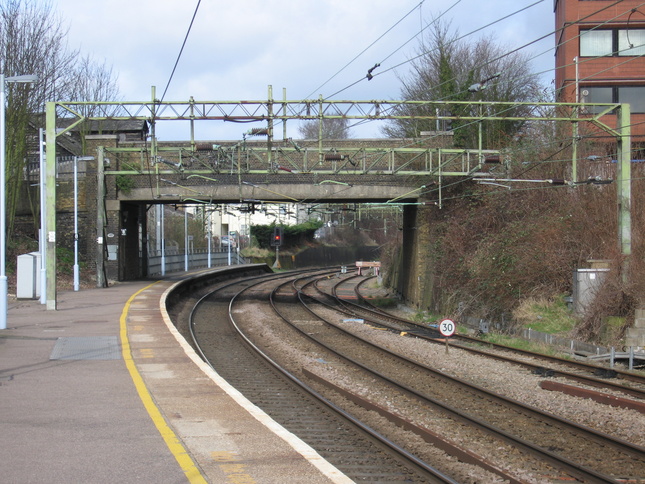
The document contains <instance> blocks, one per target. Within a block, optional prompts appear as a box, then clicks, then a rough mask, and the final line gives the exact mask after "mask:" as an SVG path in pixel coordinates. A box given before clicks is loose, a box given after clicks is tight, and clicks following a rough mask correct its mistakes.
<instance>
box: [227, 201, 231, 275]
mask: <svg viewBox="0 0 645 484" xmlns="http://www.w3.org/2000/svg"><path fill="white" fill-rule="evenodd" d="M226 236H227V237H228V265H229V266H230V265H231V242H232V241H231V214H230V213H229V214H228V225H227V233H226Z"/></svg>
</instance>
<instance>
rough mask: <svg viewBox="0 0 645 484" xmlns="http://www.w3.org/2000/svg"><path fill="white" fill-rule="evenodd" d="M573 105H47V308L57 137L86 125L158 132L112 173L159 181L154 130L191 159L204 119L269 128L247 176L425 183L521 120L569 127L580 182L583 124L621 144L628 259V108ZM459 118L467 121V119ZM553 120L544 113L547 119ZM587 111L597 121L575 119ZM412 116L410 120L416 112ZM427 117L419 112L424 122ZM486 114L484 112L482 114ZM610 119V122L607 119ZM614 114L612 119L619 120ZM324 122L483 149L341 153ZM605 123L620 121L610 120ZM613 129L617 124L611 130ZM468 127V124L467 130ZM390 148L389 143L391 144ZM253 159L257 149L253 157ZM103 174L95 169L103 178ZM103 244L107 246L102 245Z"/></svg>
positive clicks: (622, 230)
mask: <svg viewBox="0 0 645 484" xmlns="http://www.w3.org/2000/svg"><path fill="white" fill-rule="evenodd" d="M589 106H590V105H586V104H577V103H514V104H509V103H502V102H485V101H472V102H471V101H388V100H369V101H351V100H346V101H343V100H339V101H334V100H326V99H323V98H322V97H321V98H319V99H311V100H297V101H291V100H287V99H286V95H285V97H284V98H283V99H282V100H276V99H273V96H272V90H271V88H269V96H268V99H266V100H260V101H195V100H194V99H193V98H190V99H189V100H188V101H185V102H170V101H159V100H157V99H156V98H155V94H154V88H153V95H152V100H151V101H148V102H49V103H47V109H46V173H45V176H46V183H45V185H46V186H45V193H46V200H45V207H46V227H45V232H46V234H47V235H46V242H47V243H46V262H47V265H46V279H47V287H46V304H47V309H56V213H55V207H56V138H57V136H61V135H63V134H65V133H66V132H68V131H69V130H71V129H73V128H74V127H75V126H77V125H79V124H81V123H83V122H84V121H90V120H92V121H94V120H96V121H100V120H135V119H136V120H145V121H148V122H149V123H150V125H151V127H152V132H151V140H150V154H151V159H152V160H153V163H152V164H148V165H145V164H144V165H140V166H126V167H120V168H119V170H118V171H115V172H110V173H111V174H126V173H133V174H134V173H139V174H140V173H142V172H145V171H146V170H147V171H148V173H150V174H151V175H156V176H159V175H160V173H162V172H163V167H160V163H159V161H160V160H161V159H162V158H163V156H164V155H165V154H166V153H167V152H168V151H172V150H171V149H169V148H164V149H165V150H166V151H165V152H164V150H160V149H159V148H158V145H157V142H156V137H155V132H154V129H155V124H156V123H157V122H159V121H176V120H179V121H189V122H190V127H191V129H190V141H189V143H187V144H188V147H182V148H177V149H176V150H175V151H176V152H177V153H179V155H178V156H180V157H181V156H182V155H181V153H189V156H192V154H194V153H196V152H197V151H199V143H198V142H196V141H195V139H194V123H196V122H199V121H224V122H227V121H228V122H255V121H257V122H264V123H266V127H265V128H262V129H263V130H264V134H265V135H266V137H267V139H266V145H265V148H263V149H259V148H254V149H255V152H256V153H259V152H263V154H262V155H253V154H252V155H251V156H250V158H249V160H250V161H249V162H248V163H247V164H246V165H241V164H238V165H237V169H238V170H240V171H242V170H246V171H245V173H252V172H256V173H266V174H271V173H276V172H278V171H282V172H284V171H291V172H299V173H320V174H336V175H342V174H343V173H346V172H351V173H352V174H353V175H374V174H384V175H387V176H392V175H402V176H410V175H419V176H424V175H425V176H439V177H440V178H441V177H446V176H472V175H473V174H475V173H476V172H477V171H478V170H479V169H480V168H481V166H482V164H483V163H484V161H485V160H486V157H489V156H498V155H499V152H498V151H495V150H485V149H484V148H483V146H482V141H481V139H482V137H481V125H482V124H483V123H486V122H490V121H518V122H534V123H539V122H556V123H557V122H564V123H567V124H570V125H571V126H573V129H572V141H573V143H572V146H573V156H572V173H573V180H574V181H576V146H577V142H578V137H577V134H576V133H577V126H578V124H579V123H589V124H591V125H592V126H594V127H595V128H596V129H599V130H601V131H603V132H605V133H608V134H609V136H611V137H612V138H614V139H615V141H616V144H617V148H618V150H617V158H618V179H617V180H616V182H617V190H618V204H619V228H618V231H619V233H618V238H619V243H620V246H621V250H622V253H623V254H624V255H630V254H631V172H630V162H631V130H630V118H631V116H630V109H629V104H594V105H592V106H593V109H588V108H589ZM518 107H523V108H525V112H527V113H536V114H529V115H527V116H513V115H512V113H513V112H514V111H513V110H514V109H516V108H518ZM453 112H461V113H464V112H466V113H470V114H462V115H454V114H451V113H453ZM545 112H547V113H548V114H544V113H545ZM581 112H584V113H594V114H584V115H582V116H581V115H579V114H580V113H581ZM410 113H413V114H410ZM418 113H421V114H418ZM484 113H485V114H484ZM610 114H611V115H612V116H608V115H610ZM614 115H615V116H614ZM70 117H72V118H74V119H75V121H74V122H73V123H72V124H70V125H68V127H67V128H66V129H64V130H60V131H59V130H57V119H59V118H70ZM326 119H347V120H350V121H357V122H358V121H384V120H425V121H459V122H460V123H465V124H469V123H472V124H473V125H477V126H479V127H480V128H479V129H480V136H479V146H477V147H476V148H473V149H468V150H465V149H455V148H441V147H431V146H427V145H423V144H422V143H417V142H414V143H413V144H412V145H394V143H392V144H391V145H390V146H389V147H388V146H385V147H384V146H383V145H381V146H379V147H376V148H374V147H369V146H365V145H363V146H358V145H357V146H354V147H352V146H345V147H344V148H343V152H342V153H341V152H340V151H339V150H338V149H337V148H336V147H330V146H328V145H326V140H324V139H323V137H322V123H323V121H324V120H326ZM608 119H611V120H615V121H607V120H608ZM294 120H318V121H319V122H320V127H321V128H320V133H321V134H320V135H319V137H318V140H317V146H316V147H315V148H309V149H307V150H304V152H303V150H302V149H301V148H300V147H298V146H297V145H295V144H293V143H292V146H287V145H286V143H287V137H286V127H287V122H288V121H294ZM280 123H281V125H282V128H283V136H282V137H279V138H278V139H280V143H281V145H280V146H276V145H277V143H276V142H275V139H276V136H275V131H276V127H277V126H278V125H279V124H280ZM610 123H611V124H614V125H613V126H611V125H610ZM462 126H463V125H462ZM385 144H386V145H387V143H385ZM248 152H249V153H253V151H252V150H250V151H248ZM102 169H103V167H101V166H99V170H100V171H102ZM213 172H214V169H213V167H212V166H204V165H203V164H201V165H200V164H197V165H196V166H195V167H192V168H190V169H188V170H187V171H185V174H187V175H190V174H194V175H202V176H207V174H209V173H213ZM98 243H99V244H101V243H102V241H100V240H99V241H98Z"/></svg>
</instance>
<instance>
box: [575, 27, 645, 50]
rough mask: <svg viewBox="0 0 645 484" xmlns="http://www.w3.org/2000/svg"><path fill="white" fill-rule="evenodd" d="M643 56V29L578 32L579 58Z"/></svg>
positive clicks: (644, 45)
mask: <svg viewBox="0 0 645 484" xmlns="http://www.w3.org/2000/svg"><path fill="white" fill-rule="evenodd" d="M643 54H645V29H607V30H603V29H595V30H581V31H580V56H581V57H601V56H639V55H643Z"/></svg>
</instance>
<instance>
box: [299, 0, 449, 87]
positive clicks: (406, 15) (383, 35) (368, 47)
mask: <svg viewBox="0 0 645 484" xmlns="http://www.w3.org/2000/svg"><path fill="white" fill-rule="evenodd" d="M423 2H425V0H421V2H419V3H418V4H417V5H416V6H415V7H414V8H413V9H412V10H410V11H409V12H408V13H406V14H405V15H404V16H403V17H401V18H400V19H399V20H398V21H397V22H396V23H395V24H394V25H392V26H391V27H390V28H389V29H387V30H386V31H385V32H384V33H382V34H381V35H380V36H379V37H378V38H377V39H376V40H375V41H373V42H372V43H371V44H370V45H368V46H367V47H365V48H364V49H363V50H362V51H361V52H360V53H359V54H357V55H356V56H355V57H354V58H353V59H352V60H350V61H349V62H348V63H347V64H345V65H344V66H343V67H341V68H340V69H339V70H338V72H336V74H334V75H333V76H331V77H330V78H329V79H327V80H326V81H325V82H323V83H322V84H321V85H320V86H318V87H317V88H316V89H314V90H313V91H312V92H311V94H308V95H307V96H306V97H305V99H307V98H309V97H311V96H313V95H314V94H315V93H316V91H318V90H319V89H322V88H323V87H324V86H325V85H326V84H327V83H328V82H329V81H331V80H332V79H333V78H334V77H336V76H337V75H338V74H340V73H341V72H343V71H344V70H345V69H346V68H347V67H348V66H349V65H351V64H352V63H353V62H354V61H356V59H358V58H359V57H360V56H362V55H363V54H364V53H365V52H367V51H368V50H369V49H370V48H371V47H373V46H374V45H375V44H376V43H377V42H378V41H379V40H381V39H382V38H383V37H385V36H386V35H387V34H388V33H390V32H391V31H392V30H393V29H394V28H395V27H396V26H397V25H399V24H400V23H401V22H403V20H405V19H406V18H407V17H408V16H409V15H410V14H411V13H412V12H414V11H415V10H416V9H418V8H420V7H421V5H423ZM459 2H461V0H458V1H457V3H459Z"/></svg>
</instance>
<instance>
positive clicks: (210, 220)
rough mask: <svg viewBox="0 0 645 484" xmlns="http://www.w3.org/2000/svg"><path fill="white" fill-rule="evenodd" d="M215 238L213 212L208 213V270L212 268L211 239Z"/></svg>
mask: <svg viewBox="0 0 645 484" xmlns="http://www.w3.org/2000/svg"><path fill="white" fill-rule="evenodd" d="M209 207H210V205H209ZM212 238H213V211H212V210H210V211H209V212H208V268H209V269H210V268H211V239H212Z"/></svg>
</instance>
